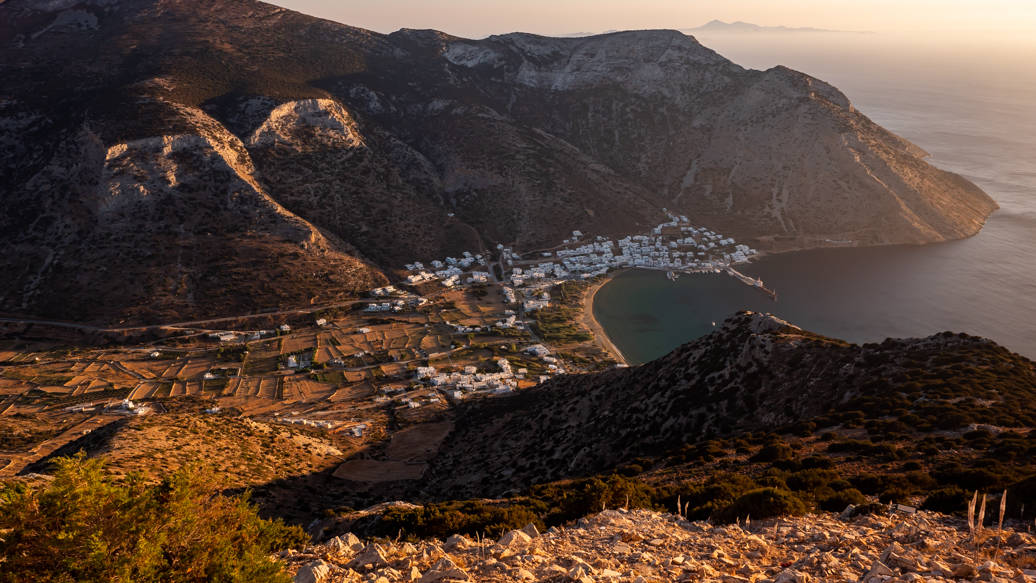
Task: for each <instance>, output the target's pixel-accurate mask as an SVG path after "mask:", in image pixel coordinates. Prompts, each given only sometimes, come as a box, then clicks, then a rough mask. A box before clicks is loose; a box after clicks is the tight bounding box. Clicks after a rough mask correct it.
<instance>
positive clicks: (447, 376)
mask: <svg viewBox="0 0 1036 583" xmlns="http://www.w3.org/2000/svg"><path fill="white" fill-rule="evenodd" d="M525 352H526V353H528V354H530V355H533V356H537V357H539V358H540V360H542V361H543V362H544V363H545V365H546V369H547V371H548V372H549V374H546V375H539V376H538V377H536V379H535V380H537V381H539V382H543V381H545V380H547V379H548V378H549V377H550V375H552V374H561V373H564V372H565V369H564V368H563V367H562V366H561V364H560V363H559V362H558V360H557V358H555V357H554V356H552V355H551V353H550V350H549V349H548V348H547V347H545V346H543V345H542V344H535V345H532V346H529V347H528V348H526V349H525ZM496 366H497V368H498V370H497V371H496V372H479V370H478V368H477V367H475V366H465V367H464V368H463V370H460V371H451V372H444V371H439V370H438V369H436V368H435V367H434V366H421V367H418V368H417V371H416V373H417V374H416V379H417V380H418V381H420V382H423V383H426V384H427V385H429V386H431V387H434V388H436V389H438V390H441V391H443V392H445V393H446V395H447V396H449V398H451V399H453V400H459V399H463V398H464V397H465V396H466V395H468V394H472V393H476V394H477V393H481V394H501V393H509V392H512V391H514V390H515V389H516V388H518V381H519V380H523V379H526V378H530V376H529V371H528V369H525V368H519V369H517V370H515V369H513V368H512V367H511V363H510V361H508V360H507V359H506V358H498V359H497V360H496Z"/></svg>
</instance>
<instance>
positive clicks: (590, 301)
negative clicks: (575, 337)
mask: <svg viewBox="0 0 1036 583" xmlns="http://www.w3.org/2000/svg"><path fill="white" fill-rule="evenodd" d="M626 271H627V268H623V269H618V270H616V271H613V272H609V273H608V274H606V275H605V276H604V279H602V280H601V281H599V282H597V283H595V284H593V285H592V286H591V287H589V288H587V290H586V291H585V292H584V293H583V314H582V317H581V318H580V320H581V321H582V324H583V325H584V326H586V327H587V328H588V329H589V330H590V333H591V334H592V335H593V337H594V343H595V344H597V346H598V347H600V348H601V349H602V350H604V351H605V352H607V353H608V354H610V355H611V356H612V358H614V359H615V360H617V361H618V363H619V364H623V365H626V366H629V362H628V361H627V360H626V356H625V355H624V354H623V353H622V351H621V350H619V348H618V347H617V346H615V343H613V342H612V340H611V338H609V337H608V333H607V332H605V331H604V327H603V326H601V323H600V322H598V321H597V318H595V317H594V298H595V297H596V296H597V292H598V291H600V289H601V288H602V287H604V286H605V284H607V283H608V282H609V281H611V280H612V278H613V277H615V276H616V275H619V274H620V273H625V272H626Z"/></svg>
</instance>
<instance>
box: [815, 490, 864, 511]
mask: <svg viewBox="0 0 1036 583" xmlns="http://www.w3.org/2000/svg"><path fill="white" fill-rule="evenodd" d="M866 503H867V497H866V496H864V495H863V493H862V492H860V491H859V490H857V489H856V488H849V489H847V490H841V491H838V492H832V493H830V494H828V495H826V496H823V497H818V498H817V506H818V507H819V508H820V509H821V510H826V511H828V512H841V511H842V510H845V507H846V506H848V505H850V504H854V505H856V506H859V505H861V504H866Z"/></svg>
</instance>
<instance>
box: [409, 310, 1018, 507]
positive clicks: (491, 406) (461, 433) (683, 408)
mask: <svg viewBox="0 0 1036 583" xmlns="http://www.w3.org/2000/svg"><path fill="white" fill-rule="evenodd" d="M1033 399H1036V365H1034V363H1033V362H1032V361H1030V360H1027V359H1025V358H1023V357H1021V356H1018V355H1015V354H1012V353H1010V352H1009V351H1007V350H1005V349H1003V348H1001V347H999V346H997V345H996V344H994V343H992V342H991V341H989V340H985V339H981V338H976V337H970V336H965V335H955V334H950V333H944V334H939V335H935V336H931V337H928V338H923V339H905V340H887V341H885V342H883V343H881V344H868V345H863V346H860V345H855V344H849V343H846V342H842V341H840V340H834V339H830V338H825V337H822V336H818V335H816V334H813V333H811V332H808V331H805V330H802V329H800V328H798V327H796V326H793V325H791V324H789V323H787V322H784V321H782V320H779V319H777V318H775V317H773V316H769V315H763V314H755V313H750V312H745V313H742V314H739V315H737V316H735V317H733V318H731V319H730V320H728V321H727V322H725V323H724V324H723V326H721V327H720V328H719V329H717V331H716V332H714V333H712V334H710V335H709V336H706V337H704V338H702V339H699V340H697V341H694V342H691V343H689V344H686V345H684V346H681V347H680V348H678V349H676V350H675V351H673V352H672V353H670V354H669V355H667V356H665V357H663V358H661V359H658V360H656V361H653V362H650V363H648V364H645V365H642V366H639V367H635V368H630V369H619V370H613V371H609V372H605V373H598V374H595V375H572V376H566V377H559V378H557V379H554V380H551V381H550V382H547V383H544V384H543V385H540V386H539V387H537V388H534V389H530V390H527V391H523V392H522V393H519V394H517V395H515V396H513V397H507V398H501V399H493V400H486V401H481V402H473V403H471V404H469V405H466V406H464V407H461V408H460V409H459V410H458V411H457V414H456V429H455V430H454V432H453V433H452V434H451V435H450V436H449V437H448V438H447V440H446V442H445V443H444V444H443V446H442V448H441V449H440V451H439V454H438V455H437V457H436V458H435V459H433V460H432V462H431V465H430V468H429V470H428V471H427V472H426V473H425V475H424V477H423V478H422V481H421V484H419V485H415V486H413V488H415V489H420V491H421V492H422V493H423V494H424V495H426V496H432V497H452V498H463V497H476V496H499V495H502V494H505V493H513V492H520V491H523V489H524V488H527V487H528V486H531V485H533V484H536V483H542V482H547V481H550V480H557V479H563V478H570V477H575V476H587V475H592V474H594V473H598V472H604V471H608V470H611V469H614V468H616V467H617V466H619V465H620V464H623V463H628V462H630V461H632V460H634V459H636V458H638V457H646V458H648V459H659V458H661V457H664V456H666V455H669V454H671V453H672V452H674V451H676V450H677V449H679V448H680V447H683V446H685V445H689V444H696V443H700V442H702V441H704V440H707V439H709V438H711V437H724V436H737V435H745V434H749V433H751V432H760V431H761V432H767V431H773V430H775V429H778V428H781V427H784V426H787V425H790V424H793V423H801V422H807V421H813V425H812V426H813V428H814V429H817V428H818V427H836V426H841V425H842V424H843V422H844V421H845V420H844V419H841V418H839V417H838V414H840V413H845V412H850V411H854V412H856V414H858V415H859V417H860V418H861V419H862V418H867V419H875V420H878V419H888V420H890V421H895V420H897V419H898V421H899V422H900V423H899V424H898V427H899V428H897V426H889V427H886V428H884V429H882V428H878V433H879V434H885V435H887V436H891V435H893V434H895V433H897V432H900V431H914V430H917V431H938V430H940V429H958V428H959V427H963V426H965V425H967V424H968V423H973V422H974V421H975V420H980V422H983V423H991V424H993V425H996V426H999V427H1001V428H1003V430H1005V431H1006V430H1007V428H1019V429H1020V430H1021V431H1022V432H1023V433H1025V432H1027V431H1028V428H1030V427H1033V426H1036V418H1033V416H1032V407H1031V405H1032V402H1033ZM958 406H960V407H961V408H963V409H964V411H965V413H967V415H976V416H977V417H969V416H964V415H962V413H961V412H960V411H958V409H957V407H958ZM998 431H999V430H998ZM811 432H812V431H810V433H811ZM962 459H963V458H962Z"/></svg>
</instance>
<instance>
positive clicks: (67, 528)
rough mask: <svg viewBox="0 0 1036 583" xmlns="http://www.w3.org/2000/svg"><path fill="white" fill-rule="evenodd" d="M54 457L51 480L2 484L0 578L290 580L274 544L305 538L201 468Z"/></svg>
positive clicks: (282, 546) (295, 542)
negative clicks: (146, 474)
mask: <svg viewBox="0 0 1036 583" xmlns="http://www.w3.org/2000/svg"><path fill="white" fill-rule="evenodd" d="M55 463H56V466H57V470H56V473H55V474H54V479H53V480H52V481H50V482H49V483H48V484H46V485H44V486H40V487H29V486H26V485H24V484H18V485H7V486H2V487H0V566H2V568H0V581H19V582H20V581H37V582H51V581H53V582H66V581H67V582H71V581H134V582H138V583H139V582H149V581H176V582H180V581H183V582H191V581H198V582H201V581H223V582H233V581H270V582H273V581H288V580H289V578H288V576H287V575H286V574H285V573H284V571H283V569H282V566H281V565H279V564H278V563H276V562H274V561H273V560H271V559H270V558H269V553H270V552H272V551H276V550H281V549H285V548H289V547H293V546H299V545H301V544H303V543H305V542H306V541H307V540H308V539H307V537H306V535H305V534H304V533H303V532H302V530H301V529H299V528H298V527H289V526H286V525H285V524H284V523H282V522H280V521H270V520H265V519H263V518H260V517H259V516H258V515H257V514H256V509H255V507H254V506H252V505H251V504H250V503H249V502H248V499H247V497H246V496H237V497H229V496H223V495H221V494H220V493H219V490H218V488H217V487H216V483H215V480H214V478H213V476H212V475H211V474H208V473H205V472H203V471H200V470H198V469H197V468H185V469H181V470H179V471H177V472H175V473H173V474H171V475H170V476H168V477H167V478H166V479H164V480H163V481H162V482H161V483H158V484H148V483H146V482H145V481H144V480H143V478H142V477H140V476H130V477H128V478H125V479H116V478H114V477H112V476H110V475H108V474H107V473H106V472H105V471H104V468H103V462H102V461H101V460H99V459H87V458H86V457H85V456H84V455H83V454H78V455H76V456H74V457H70V458H58V459H57V460H56V462H55Z"/></svg>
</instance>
